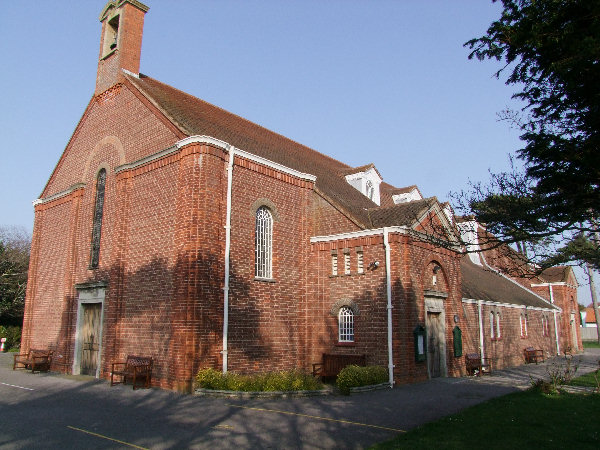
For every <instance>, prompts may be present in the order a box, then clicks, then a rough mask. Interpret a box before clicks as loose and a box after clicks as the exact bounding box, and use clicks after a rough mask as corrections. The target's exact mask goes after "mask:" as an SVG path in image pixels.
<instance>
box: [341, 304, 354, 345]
mask: <svg viewBox="0 0 600 450" xmlns="http://www.w3.org/2000/svg"><path fill="white" fill-rule="evenodd" d="M338 330H339V334H338V335H339V341H340V342H354V312H353V311H352V310H351V309H350V308H348V307H347V306H344V307H342V308H340V312H339V313H338Z"/></svg>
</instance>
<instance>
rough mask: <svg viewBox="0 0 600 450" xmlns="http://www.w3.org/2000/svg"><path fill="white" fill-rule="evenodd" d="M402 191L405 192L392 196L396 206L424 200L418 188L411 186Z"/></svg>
mask: <svg viewBox="0 0 600 450" xmlns="http://www.w3.org/2000/svg"><path fill="white" fill-rule="evenodd" d="M402 190H403V191H404V192H398V193H396V194H392V200H393V201H394V204H396V205H398V204H400V203H409V202H414V201H415V200H423V196H422V195H421V192H419V188H417V187H416V186H411V187H409V188H404V189H402Z"/></svg>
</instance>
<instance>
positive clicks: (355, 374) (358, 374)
mask: <svg viewBox="0 0 600 450" xmlns="http://www.w3.org/2000/svg"><path fill="white" fill-rule="evenodd" d="M386 381H388V371H387V369H386V368H385V367H381V366H367V367H361V366H354V365H352V366H347V367H344V368H343V369H342V371H341V372H340V373H339V375H338V376H337V379H336V385H337V387H338V389H339V390H340V392H341V393H342V394H346V395H347V394H349V393H350V388H353V387H359V386H370V385H373V384H380V383H385V382H386Z"/></svg>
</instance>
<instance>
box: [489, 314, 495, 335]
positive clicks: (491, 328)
mask: <svg viewBox="0 0 600 450" xmlns="http://www.w3.org/2000/svg"><path fill="white" fill-rule="evenodd" d="M490 338H492V339H496V335H495V332H494V313H493V311H490Z"/></svg>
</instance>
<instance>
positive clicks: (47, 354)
mask: <svg viewBox="0 0 600 450" xmlns="http://www.w3.org/2000/svg"><path fill="white" fill-rule="evenodd" d="M53 354H54V352H53V351H52V350H42V349H35V348H32V349H30V350H29V352H28V353H20V354H18V355H14V360H13V370H15V369H31V373H35V371H36V370H37V371H38V372H42V371H43V372H47V371H49V370H50V365H51V364H52V355H53ZM18 366H23V367H18Z"/></svg>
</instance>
